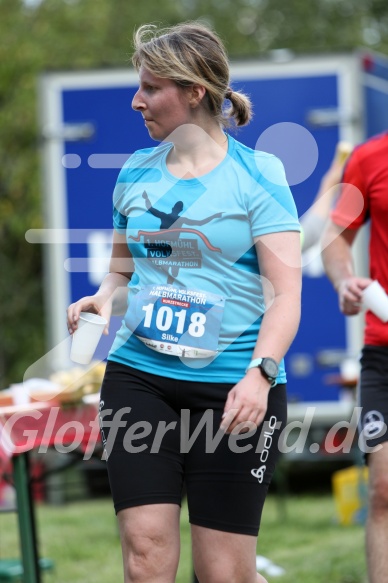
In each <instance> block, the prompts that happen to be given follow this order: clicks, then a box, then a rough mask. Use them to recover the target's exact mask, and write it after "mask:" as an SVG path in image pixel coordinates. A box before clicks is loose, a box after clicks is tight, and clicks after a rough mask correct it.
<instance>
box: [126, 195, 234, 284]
mask: <svg viewBox="0 0 388 583" xmlns="http://www.w3.org/2000/svg"><path fill="white" fill-rule="evenodd" d="M142 196H143V198H144V200H145V206H146V208H147V212H149V213H150V214H152V215H153V216H154V217H156V218H158V219H159V220H160V231H156V232H155V231H142V230H140V231H138V234H137V237H134V236H131V235H130V236H129V238H130V239H133V240H134V241H136V242H139V241H140V238H141V237H144V247H145V249H146V251H147V257H148V259H150V260H151V261H152V263H153V264H154V265H155V266H157V267H160V268H161V269H162V270H164V271H167V274H168V277H167V283H168V284H171V283H173V282H174V280H175V279H176V277H177V276H178V273H179V269H181V268H190V269H200V268H201V265H202V253H201V251H200V250H199V249H198V241H197V240H196V239H194V238H190V239H188V238H185V239H184V238H181V234H182V233H188V234H194V235H197V236H198V237H199V238H200V239H202V241H203V242H204V243H205V245H206V247H207V248H208V249H209V250H210V251H213V252H217V253H221V252H222V251H221V249H220V248H219V247H214V246H213V245H212V244H211V242H210V241H209V239H208V238H207V237H206V236H205V235H204V234H203V233H201V231H198V230H197V229H192V228H190V226H191V225H193V226H194V225H198V226H200V225H205V224H206V223H209V222H210V221H212V220H213V219H216V218H220V217H221V216H222V214H223V213H215V214H213V215H211V216H210V217H206V218H204V219H199V220H196V219H189V218H187V217H184V216H180V213H181V212H182V211H183V202H182V201H178V202H176V203H175V204H174V206H173V207H172V209H171V212H170V213H166V212H163V211H160V210H158V209H157V208H155V207H154V206H152V204H151V201H150V199H149V198H148V194H147V193H146V191H144V192H143V195H142ZM183 225H188V226H187V227H183ZM166 231H168V237H166Z"/></svg>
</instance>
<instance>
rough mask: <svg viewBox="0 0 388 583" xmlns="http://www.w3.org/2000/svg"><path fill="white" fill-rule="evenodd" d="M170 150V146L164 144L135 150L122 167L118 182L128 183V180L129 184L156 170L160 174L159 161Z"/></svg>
mask: <svg viewBox="0 0 388 583" xmlns="http://www.w3.org/2000/svg"><path fill="white" fill-rule="evenodd" d="M170 148H171V144H170V143H168V142H166V143H163V144H161V145H158V146H154V147H151V148H142V149H140V150H135V152H133V154H131V155H130V156H129V158H128V159H127V160H126V162H125V163H124V165H123V166H122V168H121V171H120V173H119V177H118V182H128V180H129V181H130V182H131V181H132V180H131V179H136V178H139V176H141V175H143V174H144V172H149V171H153V172H155V170H156V171H157V172H158V173H160V170H159V166H160V163H161V160H162V159H163V158H164V156H165V154H166V152H167V151H168V150H169V149H170ZM139 173H140V174H139Z"/></svg>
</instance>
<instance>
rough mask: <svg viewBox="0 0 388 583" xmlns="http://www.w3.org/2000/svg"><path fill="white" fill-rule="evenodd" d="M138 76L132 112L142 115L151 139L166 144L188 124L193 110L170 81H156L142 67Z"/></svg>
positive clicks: (183, 92) (187, 99) (155, 78)
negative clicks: (167, 140) (168, 139)
mask: <svg viewBox="0 0 388 583" xmlns="http://www.w3.org/2000/svg"><path fill="white" fill-rule="evenodd" d="M139 75H140V86H139V89H138V90H137V92H136V94H135V96H134V98H133V100H132V108H133V109H134V110H136V111H139V112H140V113H141V114H142V116H143V118H144V121H145V125H146V127H147V129H148V133H149V134H150V136H151V138H153V139H154V140H158V141H162V140H165V139H166V138H168V136H169V135H170V134H171V133H172V132H173V131H174V130H176V129H177V128H178V127H180V126H181V125H183V124H188V123H191V113H192V109H191V107H190V105H189V98H188V92H187V91H185V89H183V88H181V87H178V85H177V84H176V83H175V82H174V81H171V80H170V79H162V78H161V77H156V76H155V75H153V74H152V73H150V71H148V70H147V69H145V68H144V67H141V68H140V72H139Z"/></svg>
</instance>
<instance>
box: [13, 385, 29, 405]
mask: <svg viewBox="0 0 388 583" xmlns="http://www.w3.org/2000/svg"><path fill="white" fill-rule="evenodd" d="M10 389H11V393H12V399H13V403H14V405H17V406H18V407H22V406H23V405H27V404H28V403H29V402H30V392H29V390H28V387H27V385H26V384H25V383H15V384H13V385H11V386H10Z"/></svg>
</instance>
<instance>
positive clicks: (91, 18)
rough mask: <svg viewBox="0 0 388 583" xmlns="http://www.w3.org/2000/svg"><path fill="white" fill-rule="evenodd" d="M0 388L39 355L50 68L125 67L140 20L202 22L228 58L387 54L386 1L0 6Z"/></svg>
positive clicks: (100, 0)
mask: <svg viewBox="0 0 388 583" xmlns="http://www.w3.org/2000/svg"><path fill="white" fill-rule="evenodd" d="M0 14H1V19H0V38H1V45H0V132H1V133H0V135H1V141H0V160H1V164H0V242H1V244H0V273H1V277H2V285H1V286H0V329H1V332H2V337H1V341H0V388H2V387H4V386H6V385H7V383H9V382H12V381H14V382H15V381H20V380H21V379H22V376H23V373H24V370H25V369H26V368H27V367H28V366H29V365H30V364H31V363H32V362H34V361H35V360H36V359H37V358H39V357H40V356H41V355H42V354H43V353H44V348H45V341H44V336H45V334H44V330H45V322H44V320H45V317H44V306H43V289H42V287H43V284H42V259H41V258H42V249H41V248H39V246H35V245H29V244H28V243H26V241H25V239H24V233H25V231H26V230H27V229H29V228H39V227H40V226H42V214H41V186H40V164H41V163H40V157H39V136H38V127H37V90H36V81H37V77H38V75H39V73H41V72H42V71H48V70H61V69H66V70H69V69H89V68H101V67H122V66H125V65H126V64H127V63H128V60H129V56H130V52H131V38H132V34H133V31H134V29H135V28H136V27H137V26H138V25H140V24H143V23H145V22H163V23H164V24H174V23H176V22H179V21H182V20H189V19H196V18H201V19H204V20H206V21H208V22H210V23H211V24H213V25H214V27H215V28H216V30H217V31H218V32H219V33H220V35H221V36H222V38H223V39H225V41H226V44H227V47H228V50H229V53H230V55H231V56H232V57H233V58H237V57H238V58H242V57H257V56H264V55H265V54H266V53H267V51H269V50H271V49H276V48H283V47H287V48H290V49H293V50H294V51H296V52H308V53H312V52H324V51H339V50H341V51H349V50H352V49H354V48H355V47H357V46H360V45H365V43H370V44H371V46H372V48H373V49H375V50H377V51H382V52H386V53H388V5H387V2H386V0H365V1H363V2H360V1H359V0H287V2H285V1H284V0H164V1H163V2H160V1H156V0H147V1H146V2H136V1H135V0H109V2H108V1H107V0H42V2H41V4H40V5H37V6H36V7H35V8H32V7H30V8H28V7H27V6H26V5H25V4H24V3H23V2H21V0H0Z"/></svg>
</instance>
